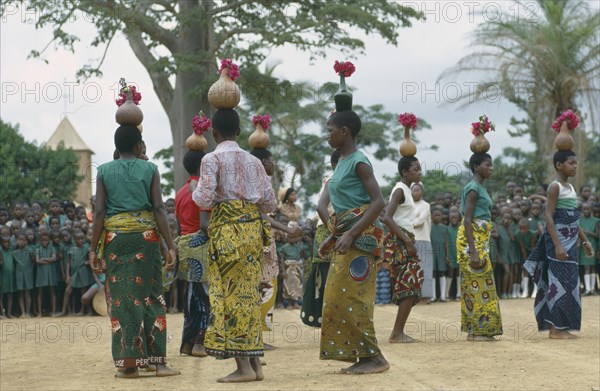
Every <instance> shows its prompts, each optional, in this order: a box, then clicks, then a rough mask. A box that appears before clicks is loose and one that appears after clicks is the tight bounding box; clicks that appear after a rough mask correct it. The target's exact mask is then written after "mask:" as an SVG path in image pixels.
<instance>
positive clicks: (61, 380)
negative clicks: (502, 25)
mask: <svg viewBox="0 0 600 391" xmlns="http://www.w3.org/2000/svg"><path fill="white" fill-rule="evenodd" d="M500 305H501V310H502V315H503V323H504V335H503V336H502V338H501V339H500V340H499V341H497V342H492V343H484V342H468V341H466V337H465V335H464V334H461V333H460V332H459V322H460V317H459V315H460V309H459V303H457V302H451V303H435V304H432V305H424V304H419V305H418V306H416V307H415V308H414V309H413V313H412V314H411V317H410V319H409V322H410V324H409V325H408V326H409V328H408V334H410V335H412V336H413V337H415V338H417V339H419V340H421V341H422V342H421V343H416V344H410V345H391V344H389V343H388V342H387V337H388V335H389V333H390V331H391V328H392V325H393V322H394V318H395V314H396V308H395V306H393V305H387V306H376V309H375V322H376V323H375V325H376V331H377V333H378V334H377V335H378V337H379V340H380V346H381V349H382V351H383V354H384V355H385V356H386V358H387V359H388V361H389V362H390V365H391V369H390V370H389V371H387V372H385V373H383V374H378V375H368V376H350V375H342V374H338V373H336V371H338V370H339V369H340V368H342V367H344V366H347V364H344V363H340V362H335V361H320V360H319V359H318V351H319V347H318V346H319V345H318V338H319V332H318V330H314V329H311V328H309V327H306V326H304V325H303V324H302V323H301V322H300V320H299V311H298V310H284V309H282V310H276V312H275V319H274V321H275V322H276V325H275V329H274V332H272V333H269V334H267V335H265V340H266V341H267V342H270V343H272V344H273V345H276V346H277V349H276V350H274V351H270V352H267V353H266V357H265V360H266V362H267V366H266V367H264V372H265V376H266V378H265V380H264V381H262V382H252V383H245V384H237V385H232V384H226V385H224V384H219V383H216V379H217V378H218V377H221V376H223V375H226V374H227V373H229V372H230V371H231V370H232V368H233V366H234V363H233V361H231V360H225V361H223V360H221V361H217V360H215V359H213V358H210V357H207V358H195V357H189V356H180V355H179V353H178V352H179V343H180V330H181V325H182V318H183V316H182V315H181V314H174V315H168V325H169V335H170V341H169V344H168V356H169V364H170V365H172V366H174V367H176V368H178V369H180V370H181V372H182V375H180V376H176V377H171V378H156V377H153V376H150V374H147V375H148V376H144V378H140V379H115V378H114V377H113V375H114V373H115V368H114V367H112V366H111V357H110V331H109V322H108V319H106V318H101V317H69V318H59V319H56V318H41V319H23V320H21V319H7V320H2V321H0V390H2V391H7V390H82V389H87V390H121V389H127V390H149V389H161V390H226V389H235V390H313V389H314V390H343V389H346V390H356V389H358V390H361V391H362V390H575V389H577V390H586V391H591V390H596V391H597V390H598V389H599V387H600V371H599V370H600V311H599V309H600V298H599V297H598V296H593V297H584V298H583V327H582V331H581V333H579V335H580V336H581V339H578V340H571V341H567V340H564V341H556V340H549V339H548V337H547V333H538V332H537V331H536V326H535V321H534V318H533V312H532V305H533V300H532V299H522V300H503V301H501V303H500ZM143 375H146V373H144V374H143Z"/></svg>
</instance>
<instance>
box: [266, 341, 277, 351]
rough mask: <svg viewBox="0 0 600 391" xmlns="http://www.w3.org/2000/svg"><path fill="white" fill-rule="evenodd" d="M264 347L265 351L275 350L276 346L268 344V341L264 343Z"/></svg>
mask: <svg viewBox="0 0 600 391" xmlns="http://www.w3.org/2000/svg"><path fill="white" fill-rule="evenodd" d="M264 349H265V351H267V350H275V349H277V347H275V346H273V345H269V344H268V343H266V344H264Z"/></svg>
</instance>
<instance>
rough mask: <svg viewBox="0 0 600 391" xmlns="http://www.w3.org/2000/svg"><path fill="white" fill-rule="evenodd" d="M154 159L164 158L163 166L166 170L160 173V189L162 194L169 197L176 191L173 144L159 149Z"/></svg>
mask: <svg viewBox="0 0 600 391" xmlns="http://www.w3.org/2000/svg"><path fill="white" fill-rule="evenodd" d="M152 158H153V159H159V160H162V164H163V166H165V168H166V170H165V171H164V172H161V173H160V179H161V184H160V190H161V191H162V194H163V195H164V196H165V197H167V196H169V195H171V194H172V193H173V192H174V191H175V173H174V172H173V146H172V145H171V146H170V147H167V148H163V149H161V150H159V151H157V152H156V153H155V154H154V156H152Z"/></svg>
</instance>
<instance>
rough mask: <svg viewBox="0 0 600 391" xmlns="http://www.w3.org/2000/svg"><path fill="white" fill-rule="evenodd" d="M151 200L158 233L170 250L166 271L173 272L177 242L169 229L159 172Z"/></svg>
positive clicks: (151, 187) (156, 173) (151, 188)
mask: <svg viewBox="0 0 600 391" xmlns="http://www.w3.org/2000/svg"><path fill="white" fill-rule="evenodd" d="M150 199H151V201H152V213H153V214H154V218H155V219H156V225H158V231H159V232H160V235H161V236H162V237H163V239H164V240H165V242H167V248H168V249H169V257H168V258H167V259H166V263H165V269H167V270H171V269H173V268H174V267H175V260H176V259H177V248H176V247H175V242H174V241H173V237H172V236H171V230H170V228H169V222H168V220H167V208H165V204H164V203H163V200H162V194H161V192H160V174H159V173H158V170H156V172H155V173H154V177H152V184H151V185H150Z"/></svg>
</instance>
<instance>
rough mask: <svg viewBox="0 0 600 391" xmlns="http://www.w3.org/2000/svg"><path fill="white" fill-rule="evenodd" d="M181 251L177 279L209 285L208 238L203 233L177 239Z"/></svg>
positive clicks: (199, 232)
mask: <svg viewBox="0 0 600 391" xmlns="http://www.w3.org/2000/svg"><path fill="white" fill-rule="evenodd" d="M175 244H177V249H178V251H179V262H178V264H177V268H176V269H177V278H178V279H180V280H184V281H188V282H201V283H208V281H209V277H208V258H209V255H208V236H206V234H204V232H202V231H198V232H195V233H193V234H189V235H181V236H178V237H177V238H175Z"/></svg>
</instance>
